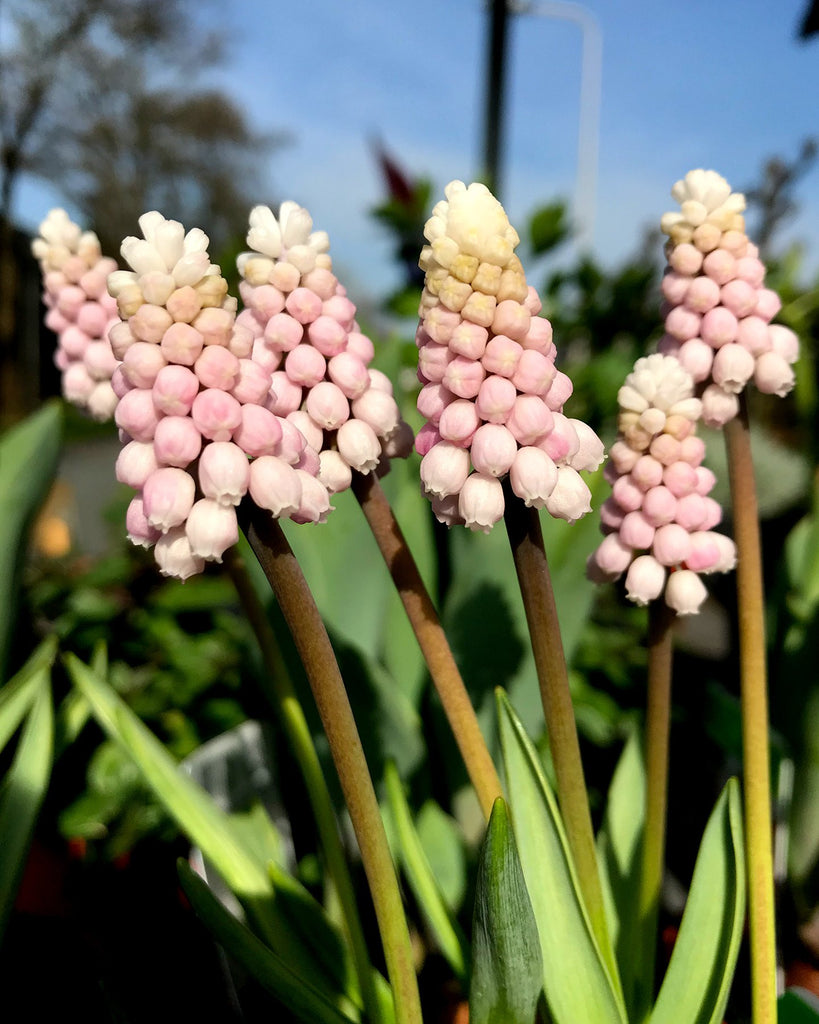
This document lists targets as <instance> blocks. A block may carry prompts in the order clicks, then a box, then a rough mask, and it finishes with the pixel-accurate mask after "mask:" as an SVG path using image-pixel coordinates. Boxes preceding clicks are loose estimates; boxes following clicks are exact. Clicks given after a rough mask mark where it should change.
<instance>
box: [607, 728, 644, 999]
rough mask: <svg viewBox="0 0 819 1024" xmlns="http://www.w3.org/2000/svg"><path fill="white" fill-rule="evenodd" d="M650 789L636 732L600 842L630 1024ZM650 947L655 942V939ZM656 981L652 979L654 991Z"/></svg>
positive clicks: (614, 783)
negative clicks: (643, 852) (647, 784)
mask: <svg viewBox="0 0 819 1024" xmlns="http://www.w3.org/2000/svg"><path fill="white" fill-rule="evenodd" d="M645 787H646V782H645V766H644V764H643V755H642V750H641V745H640V740H639V737H638V734H637V731H636V730H632V733H631V735H630V736H629V738H628V740H627V742H626V745H625V747H624V748H623V753H622V754H621V755H620V760H619V761H618V762H617V768H616V769H615V772H614V776H613V777H612V780H611V786H610V787H609V794H608V800H607V801H606V810H605V815H604V818H603V825H602V827H601V829H600V832H599V834H598V836H597V855H598V862H599V865H600V878H601V882H602V885H603V897H604V900H605V904H606V916H607V919H608V925H609V932H610V934H611V941H612V945H613V946H614V951H615V955H616V957H617V965H618V967H619V970H620V979H621V981H622V983H623V998H624V1000H625V1004H626V1008H627V1010H628V1011H629V1016H630V1018H631V1017H632V1016H633V1011H634V1008H635V999H636V992H637V989H638V987H639V981H640V979H641V977H642V973H641V970H640V968H641V965H642V964H641V961H642V958H641V957H640V956H639V955H635V952H636V951H637V950H641V949H643V948H644V942H645V938H644V936H643V935H642V929H641V927H640V924H641V922H640V914H639V906H640V899H639V896H640V875H641V867H642V851H643V831H644V827H645ZM649 941H651V942H653V941H654V936H653V935H652V936H650V937H649ZM652 981H653V979H649V987H650V985H651V982H652ZM634 1019H640V1018H639V1017H638V1016H634Z"/></svg>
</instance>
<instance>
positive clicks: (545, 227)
mask: <svg viewBox="0 0 819 1024" xmlns="http://www.w3.org/2000/svg"><path fill="white" fill-rule="evenodd" d="M571 233H572V229H571V225H570V224H569V222H568V218H567V215H566V204H565V203H564V202H562V201H558V202H556V203H548V204H547V205H546V206H541V207H540V209H539V210H537V211H535V213H534V214H533V216H532V219H531V221H530V222H529V235H530V241H531V245H532V252H533V254H534V255H535V256H541V255H543V254H544V253H547V252H550V251H551V250H552V249H555V248H557V246H558V245H560V243H561V242H563V241H565V240H566V239H567V238H568V237H569V235H571Z"/></svg>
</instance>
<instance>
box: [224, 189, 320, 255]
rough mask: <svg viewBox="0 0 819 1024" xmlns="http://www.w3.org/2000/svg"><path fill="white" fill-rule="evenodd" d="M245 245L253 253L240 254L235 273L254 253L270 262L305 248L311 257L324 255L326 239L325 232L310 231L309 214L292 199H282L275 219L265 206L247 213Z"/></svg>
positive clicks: (255, 207)
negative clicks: (265, 257) (311, 254)
mask: <svg viewBox="0 0 819 1024" xmlns="http://www.w3.org/2000/svg"><path fill="white" fill-rule="evenodd" d="M247 244H248V245H249V246H250V248H251V249H252V250H254V251H253V252H249V253H242V254H241V255H240V256H239V257H238V259H237V264H238V267H239V271H240V272H242V271H243V270H244V265H245V263H247V261H248V259H251V258H252V257H253V256H254V255H256V254H257V253H261V254H262V255H264V256H269V257H270V258H271V259H274V260H278V259H287V256H288V250H290V249H292V248H294V247H297V246H307V248H308V249H310V250H311V251H312V253H313V254H314V255H316V256H317V255H318V254H319V253H326V252H327V251H328V250H329V248H330V239H329V237H328V235H327V232H326V231H313V218H312V217H311V216H310V214H309V212H308V211H307V210H306V209H305V208H304V207H303V206H299V204H298V203H294V202H293V201H292V200H285V202H283V203H282V204H281V206H280V207H279V216H278V218H277V217H276V216H275V215H274V213H273V211H272V210H271V209H270V207H269V206H254V207H253V209H252V210H251V211H250V230H249V231H248V233H247Z"/></svg>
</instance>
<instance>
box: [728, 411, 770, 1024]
mask: <svg viewBox="0 0 819 1024" xmlns="http://www.w3.org/2000/svg"><path fill="white" fill-rule="evenodd" d="M725 444H726V448H727V452H728V475H729V479H730V483H731V504H732V507H733V517H734V539H735V541H736V545H737V605H738V617H739V641H740V644H739V650H740V654H739V662H740V684H741V697H742V745H743V762H744V766H743V775H744V792H745V835H746V847H747V857H748V910H749V917H750V934H751V1005H752V1014H753V1021H754V1024H773V1022H775V1021H776V1016H777V1011H776V926H775V918H774V891H773V852H772V839H771V783H770V755H769V750H768V693H767V678H766V664H765V605H764V596H763V595H764V590H763V581H762V556H761V545H760V540H759V514H758V510H757V497H756V485H755V482H754V467H753V461H752V458H751V433H750V428H749V422H748V405H747V401H746V398H745V395H744V394H743V395H741V396H740V411H739V415H738V416H737V417H736V418H735V419H733V420H731V421H730V422H729V423H727V424H726V426H725Z"/></svg>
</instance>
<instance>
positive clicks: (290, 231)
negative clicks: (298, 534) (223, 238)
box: [237, 202, 412, 494]
mask: <svg viewBox="0 0 819 1024" xmlns="http://www.w3.org/2000/svg"><path fill="white" fill-rule="evenodd" d="M247 242H248V245H249V246H250V247H251V249H252V250H253V251H252V252H248V253H243V254H242V255H241V256H240V257H239V259H238V267H239V271H240V273H241V275H242V278H243V280H242V282H241V283H240V285H239V290H240V294H241V297H242V301H243V302H244V304H245V307H246V308H245V309H244V310H243V311H242V312H241V313H240V314H239V317H238V319H237V323H238V324H240V325H241V326H242V327H243V328H245V329H247V330H248V331H249V332H250V333H251V334H252V337H253V360H254V361H255V362H256V364H257V365H258V366H260V367H262V368H263V369H264V370H265V372H268V373H269V374H270V375H271V381H272V398H271V400H270V401H269V402H268V408H269V409H270V410H271V411H272V412H274V413H275V414H276V415H278V416H280V417H282V418H283V419H284V420H286V421H287V422H288V423H291V424H293V425H295V426H296V427H298V429H299V430H300V431H301V432H302V433H303V434H304V436H305V437H306V438H307V440H308V442H309V444H310V445H311V446H312V447H313V448H314V449H315V450H316V451H317V452H318V453H319V466H318V479H319V480H320V481H321V482H322V483H323V484H324V485H325V486H326V487H327V490H328V491H329V492H330V493H331V494H334V493H337V492H339V491H343V490H345V489H347V488H348V487H349V486H350V483H351V481H352V472H353V470H355V471H357V472H359V473H365V474H366V473H369V472H371V471H372V470H374V469H376V467H377V466H378V465H379V462H380V461H381V459H382V456H386V457H393V456H406V455H407V454H408V453H409V450H410V449H411V446H412V433H411V431H410V429H409V427H408V426H407V424H406V423H404V422H403V421H402V419H401V416H400V413H399V409H398V405H397V403H396V401H395V399H394V397H393V392H392V385H391V383H390V381H389V380H388V378H387V377H386V376H385V375H384V374H383V373H381V372H380V371H378V370H375V369H370V368H369V364H370V361H371V360H372V358H373V352H374V350H373V344H372V342H371V341H370V339H369V338H367V337H366V335H364V334H362V333H361V332H360V330H359V327H358V324H357V322H356V307H355V305H354V304H353V303H352V302H351V301H350V299H349V298H348V297H347V293H346V290H345V289H344V287H343V286H342V285H341V284H339V282H338V280H337V278H336V277H335V275H334V274H333V272H332V262H331V259H330V255H329V253H328V251H327V250H328V248H329V241H328V238H327V234H326V233H325V232H323V231H313V221H312V218H311V216H310V214H309V213H308V212H307V210H305V209H304V208H303V207H301V206H298V205H297V204H296V203H293V202H285V203H282V205H281V207H280V208H279V216H278V218H276V217H275V216H274V214H273V212H272V210H271V209H270V208H269V207H267V206H257V207H255V208H254V209H253V211H252V212H251V214H250V231H249V232H248V236H247Z"/></svg>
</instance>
